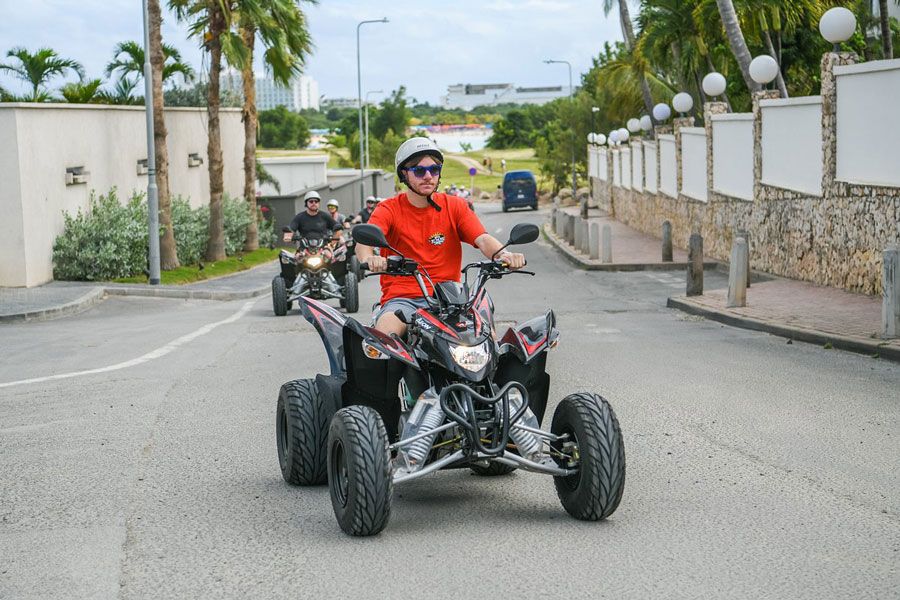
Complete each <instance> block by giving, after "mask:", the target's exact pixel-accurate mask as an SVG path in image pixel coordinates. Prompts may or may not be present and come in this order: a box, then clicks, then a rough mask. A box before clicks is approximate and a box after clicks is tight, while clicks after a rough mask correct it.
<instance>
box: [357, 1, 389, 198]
mask: <svg viewBox="0 0 900 600" xmlns="http://www.w3.org/2000/svg"><path fill="white" fill-rule="evenodd" d="M387 22H388V20H387V17H384V18H383V19H374V20H369V21H360V22H359V23H358V24H357V25H356V94H357V97H358V98H359V206H360V208H362V207H363V206H365V205H366V202H365V200H366V173H365V171H364V167H365V165H364V164H363V138H362V133H363V114H362V113H363V106H362V71H361V70H360V67H359V65H360V61H359V28H360V27H362V26H363V25H365V24H366V23H387Z"/></svg>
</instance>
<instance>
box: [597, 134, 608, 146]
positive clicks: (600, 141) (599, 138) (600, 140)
mask: <svg viewBox="0 0 900 600" xmlns="http://www.w3.org/2000/svg"><path fill="white" fill-rule="evenodd" d="M594 140H595V141H596V142H597V144H599V145H601V146H602V145H603V144H605V143H606V136H605V135H603V134H602V133H595V134H594Z"/></svg>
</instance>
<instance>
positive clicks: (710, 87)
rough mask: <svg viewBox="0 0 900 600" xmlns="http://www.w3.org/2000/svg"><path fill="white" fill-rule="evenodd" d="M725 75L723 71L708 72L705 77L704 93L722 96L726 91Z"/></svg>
mask: <svg viewBox="0 0 900 600" xmlns="http://www.w3.org/2000/svg"><path fill="white" fill-rule="evenodd" d="M725 84H726V81H725V77H724V76H723V75H722V74H721V73H715V72H713V73H708V74H707V75H706V77H704V78H703V84H702V85H703V93H704V94H706V95H707V96H721V95H722V94H724V93H725Z"/></svg>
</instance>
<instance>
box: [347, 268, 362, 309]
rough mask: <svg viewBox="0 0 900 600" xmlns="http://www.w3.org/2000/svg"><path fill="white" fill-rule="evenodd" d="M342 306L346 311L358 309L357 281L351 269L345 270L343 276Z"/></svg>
mask: <svg viewBox="0 0 900 600" xmlns="http://www.w3.org/2000/svg"><path fill="white" fill-rule="evenodd" d="M344 307H345V308H346V309H347V312H348V313H355V312H356V311H358V310H359V282H358V281H356V274H355V273H353V271H347V275H346V277H345V278H344Z"/></svg>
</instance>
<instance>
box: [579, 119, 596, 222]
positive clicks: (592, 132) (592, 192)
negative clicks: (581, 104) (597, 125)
mask: <svg viewBox="0 0 900 600" xmlns="http://www.w3.org/2000/svg"><path fill="white" fill-rule="evenodd" d="M596 112H600V108H599V107H597V106H592V107H591V133H590V135H589V136H588V137H589V138H591V146H592V148H593V145H594V144H595V143H596V142H595V141H594V135H595V134H594V113H596ZM588 187H589V188H590V190H591V198H593V197H594V181H593V180H592V179H591V161H590V158H589V159H588ZM582 216H583V217H587V207H585V209H584V214H583V215H582Z"/></svg>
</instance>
